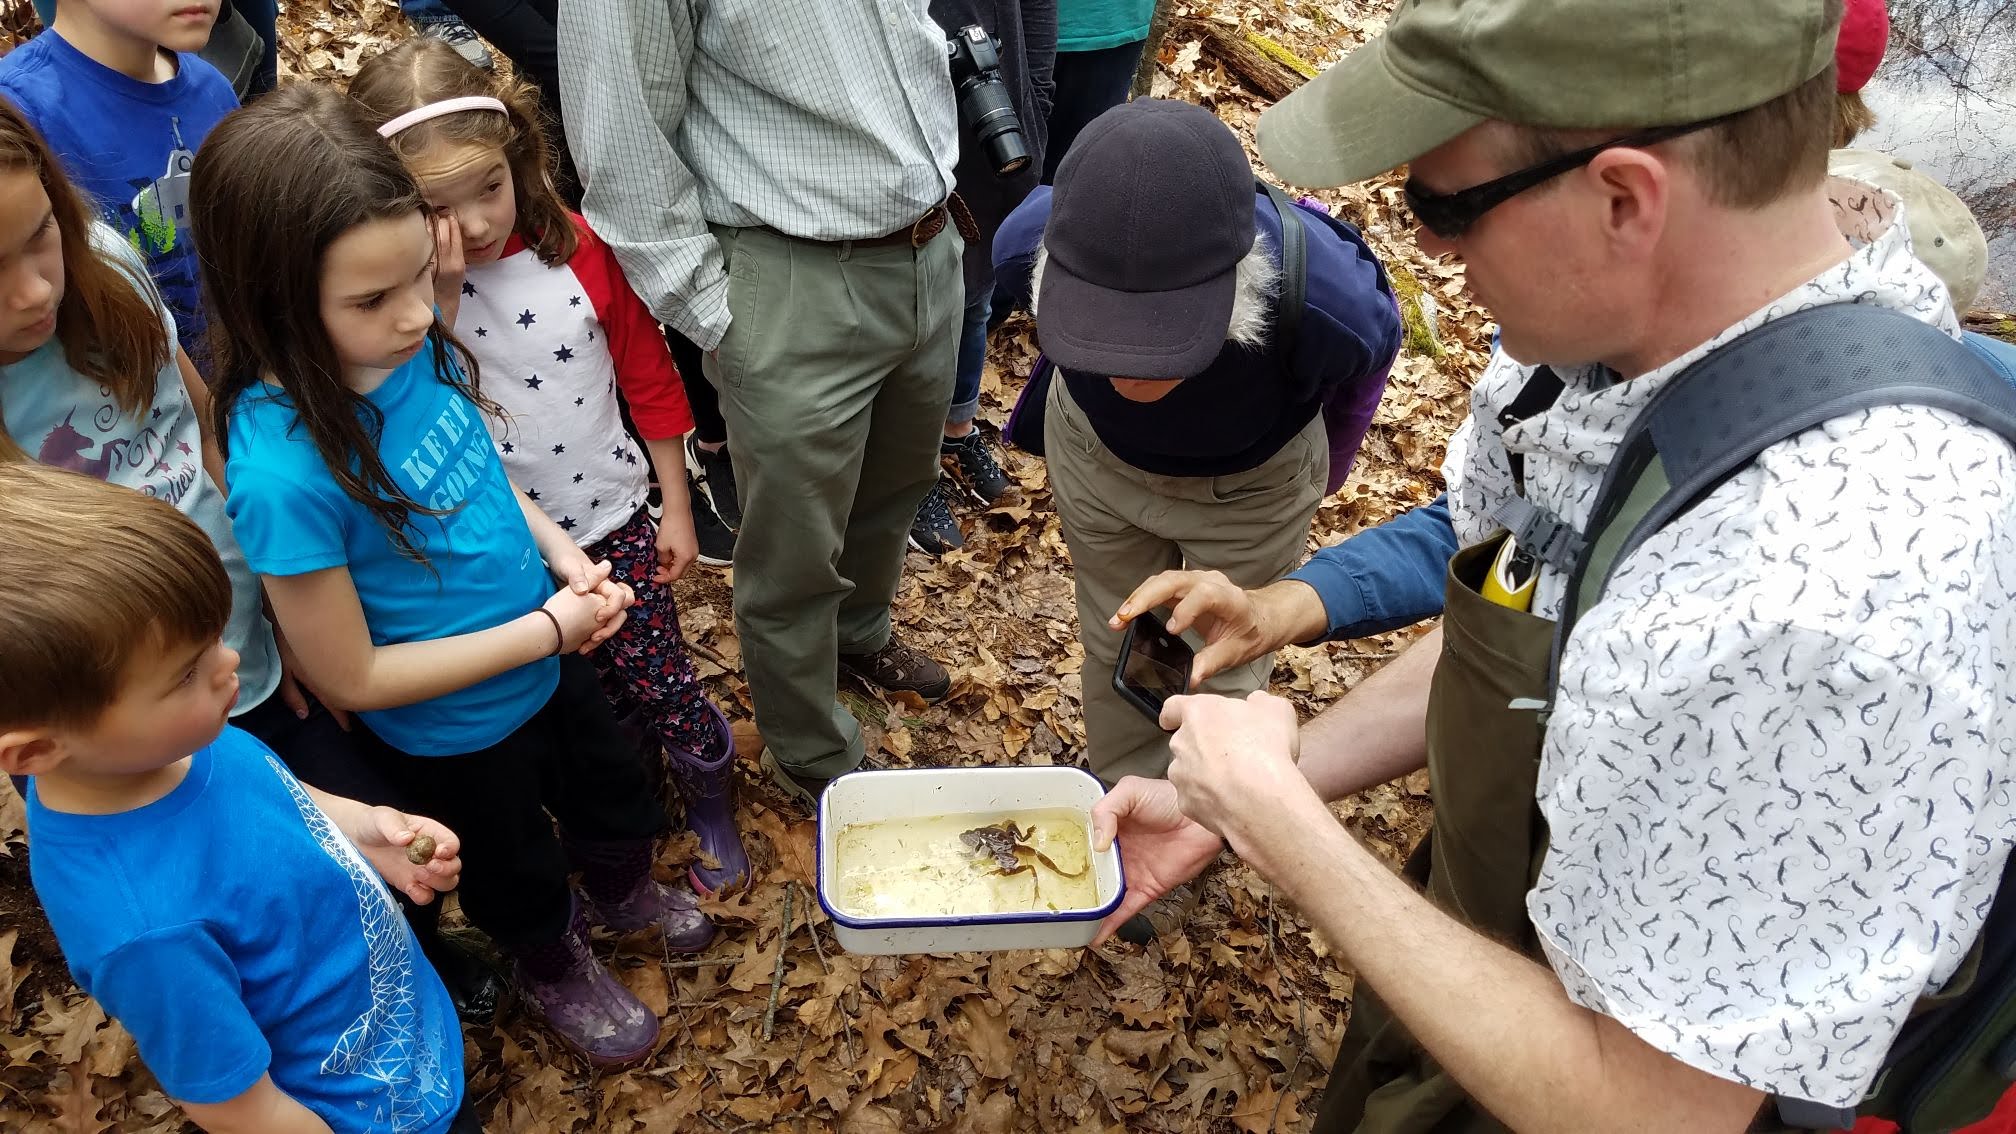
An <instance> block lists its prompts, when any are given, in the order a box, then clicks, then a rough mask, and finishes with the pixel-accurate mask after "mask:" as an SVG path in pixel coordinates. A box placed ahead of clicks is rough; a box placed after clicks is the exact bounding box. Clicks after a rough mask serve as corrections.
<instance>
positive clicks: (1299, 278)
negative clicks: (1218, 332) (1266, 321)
mask: <svg viewBox="0 0 2016 1134" xmlns="http://www.w3.org/2000/svg"><path fill="white" fill-rule="evenodd" d="M1259 185H1260V188H1261V190H1262V191H1263V192H1265V193H1266V194H1267V199H1268V200H1270V201H1272V202H1274V215H1276V216H1278V217H1280V218H1281V302H1280V305H1279V309H1278V311H1277V312H1276V314H1275V317H1274V332H1275V334H1277V335H1279V336H1280V338H1279V339H1278V340H1277V341H1278V342H1279V343H1280V344H1281V350H1282V353H1283V357H1286V358H1292V357H1294V354H1295V338H1296V335H1297V334H1298V333H1299V332H1300V331H1301V329H1302V308H1303V307H1305V306H1306V305H1307V304H1308V302H1309V230H1308V229H1306V228H1303V227H1302V210H1301V209H1299V208H1296V207H1295V202H1294V201H1292V200H1290V199H1289V197H1288V194H1286V193H1283V192H1282V191H1281V190H1280V188H1279V187H1277V186H1276V185H1275V184H1274V183H1273V182H1271V181H1261V182H1259Z"/></svg>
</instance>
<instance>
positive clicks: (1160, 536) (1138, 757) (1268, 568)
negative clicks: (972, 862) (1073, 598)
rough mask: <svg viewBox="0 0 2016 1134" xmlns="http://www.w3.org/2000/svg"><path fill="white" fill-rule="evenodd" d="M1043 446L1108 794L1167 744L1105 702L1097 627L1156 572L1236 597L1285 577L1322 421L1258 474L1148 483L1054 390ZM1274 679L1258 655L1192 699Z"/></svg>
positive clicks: (1115, 652) (1092, 733)
mask: <svg viewBox="0 0 2016 1134" xmlns="http://www.w3.org/2000/svg"><path fill="white" fill-rule="evenodd" d="M1043 446H1044V450H1045V452H1046V454H1047V458H1046V459H1047V461H1048V463H1049V466H1050V489H1051V492H1052V494H1053V495H1054V496H1055V497H1056V500H1057V515H1058V516H1059V517H1060V518H1061V519H1062V520H1063V524H1064V541H1065V542H1066V543H1067V544H1069V545H1070V548H1071V570H1072V575H1073V577H1074V578H1075V580H1076V582H1077V590H1078V637H1079V640H1080V641H1081V642H1083V643H1084V645H1085V669H1084V682H1085V735H1086V741H1087V756H1088V758H1089V759H1090V761H1091V764H1092V770H1093V771H1094V772H1096V773H1097V774H1098V775H1099V778H1101V779H1103V780H1105V781H1106V782H1107V783H1109V784H1110V783H1112V782H1113V781H1115V780H1118V779H1119V778H1120V777H1122V776H1159V775H1161V774H1162V773H1163V772H1164V771H1165V770H1166V769H1167V768H1168V767H1169V736H1168V734H1167V733H1165V732H1163V731H1162V730H1161V729H1160V728H1158V727H1157V726H1156V725H1154V724H1153V723H1151V722H1150V721H1149V720H1148V718H1147V717H1145V716H1143V715H1142V714H1141V712H1140V710H1138V709H1136V708H1134V707H1133V706H1132V705H1129V704H1128V703H1127V702H1125V701H1122V700H1121V699H1120V695H1119V694H1117V693H1115V692H1114V691H1113V667H1114V664H1115V663H1116V662H1118V661H1119V657H1120V638H1121V635H1120V634H1118V633H1115V632H1113V631H1111V630H1108V629H1107V628H1106V620H1107V619H1108V618H1110V617H1112V615H1113V612H1114V611H1116V610H1118V609H1119V608H1120V603H1121V600H1123V599H1125V598H1126V597H1127V596H1128V594H1129V593H1131V592H1132V591H1133V590H1134V588H1135V587H1137V586H1139V585H1140V584H1141V582H1142V581H1143V580H1144V579H1147V578H1148V577H1149V576H1150V575H1153V574H1155V573H1156V572H1158V571H1166V570H1170V569H1173V568H1177V567H1187V568H1189V569H1191V570H1197V571H1223V572H1224V573H1225V574H1226V575H1227V576H1228V577H1230V578H1231V580H1232V581H1233V582H1234V583H1237V584H1238V585H1240V586H1242V587H1258V586H1263V585H1265V584H1267V583H1271V582H1273V581H1274V580H1276V579H1279V578H1280V577H1281V576H1283V575H1285V574H1287V573H1288V572H1289V571H1290V570H1292V569H1294V567H1295V566H1296V565H1297V564H1299V563H1300V562H1301V561H1302V556H1303V548H1304V547H1305V545H1306V543H1307V540H1308V537H1309V521H1310V520H1311V519H1313V518H1314V517H1315V515H1316V505H1317V504H1318V503H1320V502H1321V501H1322V499H1323V484H1324V480H1325V478H1326V477H1327V476H1328V475H1329V470H1330V447H1329V444H1328V441H1327V440H1326V438H1325V434H1324V431H1323V419H1322V416H1321V415H1318V416H1317V417H1316V418H1315V420H1313V421H1311V422H1310V423H1309V425H1308V427H1307V428H1305V429H1303V430H1302V432H1301V433H1299V434H1297V435H1296V436H1294V437H1293V438H1291V439H1290V440H1289V441H1288V443H1287V444H1285V445H1283V446H1281V449H1280V451H1279V452H1277V453H1275V454H1274V455H1273V456H1272V457H1270V458H1268V460H1267V462H1266V463H1265V464H1263V465H1261V466H1259V467H1258V468H1253V469H1248V470H1247V471H1245V472H1242V473H1234V474H1232V475H1231V476H1158V475H1156V474H1154V473H1145V472H1142V471H1141V470H1140V469H1137V468H1134V467H1133V466H1132V465H1129V464H1126V463H1125V462H1123V461H1121V460H1120V459H1119V458H1118V457H1115V456H1114V455H1113V454H1112V453H1110V452H1108V451H1107V449H1106V447H1105V446H1104V445H1101V444H1100V443H1099V439H1098V437H1097V436H1096V435H1095V434H1094V433H1093V432H1092V426H1091V425H1090V424H1089V423H1088V422H1087V421H1086V420H1085V415H1084V412H1083V411H1082V410H1080V409H1079V408H1078V403H1077V402H1075V401H1073V400H1072V398H1071V394H1070V392H1069V391H1068V390H1067V389H1066V388H1065V384H1064V383H1063V381H1061V380H1059V381H1057V382H1054V383H1052V385H1051V387H1050V404H1049V408H1048V412H1047V414H1046V415H1045V419H1044V436H1043ZM1165 614H1166V612H1165ZM1186 637H1190V638H1191V640H1192V644H1193V645H1198V644H1200V642H1199V641H1198V640H1197V639H1196V638H1195V636H1194V635H1186ZM1273 668H1274V656H1273V655H1272V654H1269V655H1267V656H1266V657H1263V658H1258V659H1256V660H1254V661H1252V662H1250V663H1248V664H1246V665H1244V666H1239V667H1237V668H1234V669H1230V670H1227V671H1226V672H1224V673H1221V674H1218V675H1217V676H1216V677H1213V678H1212V679H1211V680H1210V681H1207V682H1205V683H1204V688H1203V690H1202V691H1203V692H1207V693H1224V694H1227V695H1230V696H1244V695H1245V694H1247V693H1250V692H1252V691H1253V690H1255V689H1258V688H1260V687H1261V686H1263V685H1265V684H1266V682H1267V676H1268V674H1269V673H1270V672H1271V671H1272V670H1273Z"/></svg>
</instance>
